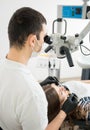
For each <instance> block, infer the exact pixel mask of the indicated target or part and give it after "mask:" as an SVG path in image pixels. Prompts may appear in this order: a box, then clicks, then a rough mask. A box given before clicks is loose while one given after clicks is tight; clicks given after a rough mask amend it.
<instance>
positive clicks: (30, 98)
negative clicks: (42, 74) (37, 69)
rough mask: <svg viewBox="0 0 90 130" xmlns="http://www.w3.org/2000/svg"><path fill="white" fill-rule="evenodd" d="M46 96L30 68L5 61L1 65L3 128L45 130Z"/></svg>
mask: <svg viewBox="0 0 90 130" xmlns="http://www.w3.org/2000/svg"><path fill="white" fill-rule="evenodd" d="M47 124H48V119H47V100H46V97H45V93H44V91H43V90H42V88H41V86H40V85H39V83H38V82H36V81H35V79H34V78H33V76H32V74H31V73H30V71H29V70H28V69H27V67H26V66H25V65H23V64H21V63H18V62H14V61H10V60H7V59H5V60H4V61H3V62H2V63H0V126H1V127H2V128H3V129H4V130H45V128H46V126H47Z"/></svg>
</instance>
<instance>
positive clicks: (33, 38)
mask: <svg viewBox="0 0 90 130" xmlns="http://www.w3.org/2000/svg"><path fill="white" fill-rule="evenodd" d="M35 42H36V35H29V37H28V43H29V46H30V47H31V48H34V47H35Z"/></svg>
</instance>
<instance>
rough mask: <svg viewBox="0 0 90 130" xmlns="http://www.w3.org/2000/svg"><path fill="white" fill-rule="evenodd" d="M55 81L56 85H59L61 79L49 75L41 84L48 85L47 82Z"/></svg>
mask: <svg viewBox="0 0 90 130" xmlns="http://www.w3.org/2000/svg"><path fill="white" fill-rule="evenodd" d="M52 83H55V84H56V85H59V81H58V79H57V78H56V77H52V76H48V77H47V78H46V79H45V80H43V81H42V82H40V85H41V86H44V85H47V84H52Z"/></svg>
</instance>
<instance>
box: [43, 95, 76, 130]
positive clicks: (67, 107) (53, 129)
mask: <svg viewBox="0 0 90 130" xmlns="http://www.w3.org/2000/svg"><path fill="white" fill-rule="evenodd" d="M77 104H78V100H77V97H76V95H74V94H71V95H70V96H69V97H68V98H67V99H66V101H65V102H64V104H63V106H62V108H61V110H60V112H59V114H58V115H57V116H56V117H55V118H54V119H53V120H52V121H51V122H50V123H49V124H48V126H47V127H46V129H45V130H59V128H60V127H61V125H62V123H63V121H64V120H65V118H66V116H67V114H68V113H70V112H71V111H73V110H74V109H75V108H76V107H77Z"/></svg>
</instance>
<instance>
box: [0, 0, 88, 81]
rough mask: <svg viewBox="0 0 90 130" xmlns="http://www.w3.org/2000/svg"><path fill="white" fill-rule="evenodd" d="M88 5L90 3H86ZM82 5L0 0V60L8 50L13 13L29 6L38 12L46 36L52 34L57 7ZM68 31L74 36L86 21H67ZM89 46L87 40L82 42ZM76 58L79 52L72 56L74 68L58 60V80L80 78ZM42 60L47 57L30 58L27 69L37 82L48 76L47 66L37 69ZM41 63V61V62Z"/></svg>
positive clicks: (68, 0) (72, 0)
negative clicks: (42, 19)
mask: <svg viewBox="0 0 90 130" xmlns="http://www.w3.org/2000/svg"><path fill="white" fill-rule="evenodd" d="M88 3H90V2H88ZM58 4H61V5H82V4H83V0H0V58H3V57H5V55H6V54H7V52H8V48H9V41H8V35H7V27H8V22H9V19H10V17H11V15H12V14H13V12H14V11H15V10H16V9H18V8H20V7H23V6H29V7H32V8H34V9H37V10H38V11H40V12H41V13H42V14H43V15H44V16H45V17H46V19H47V22H48V24H47V31H48V34H51V33H52V22H53V20H55V19H56V18H57V5H58ZM67 22H68V29H67V34H69V35H74V34H75V33H79V32H81V31H82V29H83V28H84V26H86V24H87V21H86V20H70V19H68V20H67ZM84 41H85V43H86V44H87V45H88V46H90V45H89V43H88V38H87V39H85V40H84ZM77 57H79V52H75V53H73V54H72V58H73V62H74V67H72V68H71V67H69V66H68V63H67V60H66V59H62V60H60V64H61V68H60V78H69V77H79V76H81V68H80V67H79V66H78V64H77V62H76V61H77ZM42 58H44V59H45V61H46V62H47V61H48V57H47V56H45V57H44V56H41V57H38V58H32V59H31V60H30V62H29V68H30V69H31V70H32V72H33V74H34V76H35V77H36V78H37V79H38V80H43V79H44V78H45V77H47V76H48V69H47V66H45V67H42V68H40V67H38V62H39V61H40V60H39V59H42ZM42 61H43V60H42Z"/></svg>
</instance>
